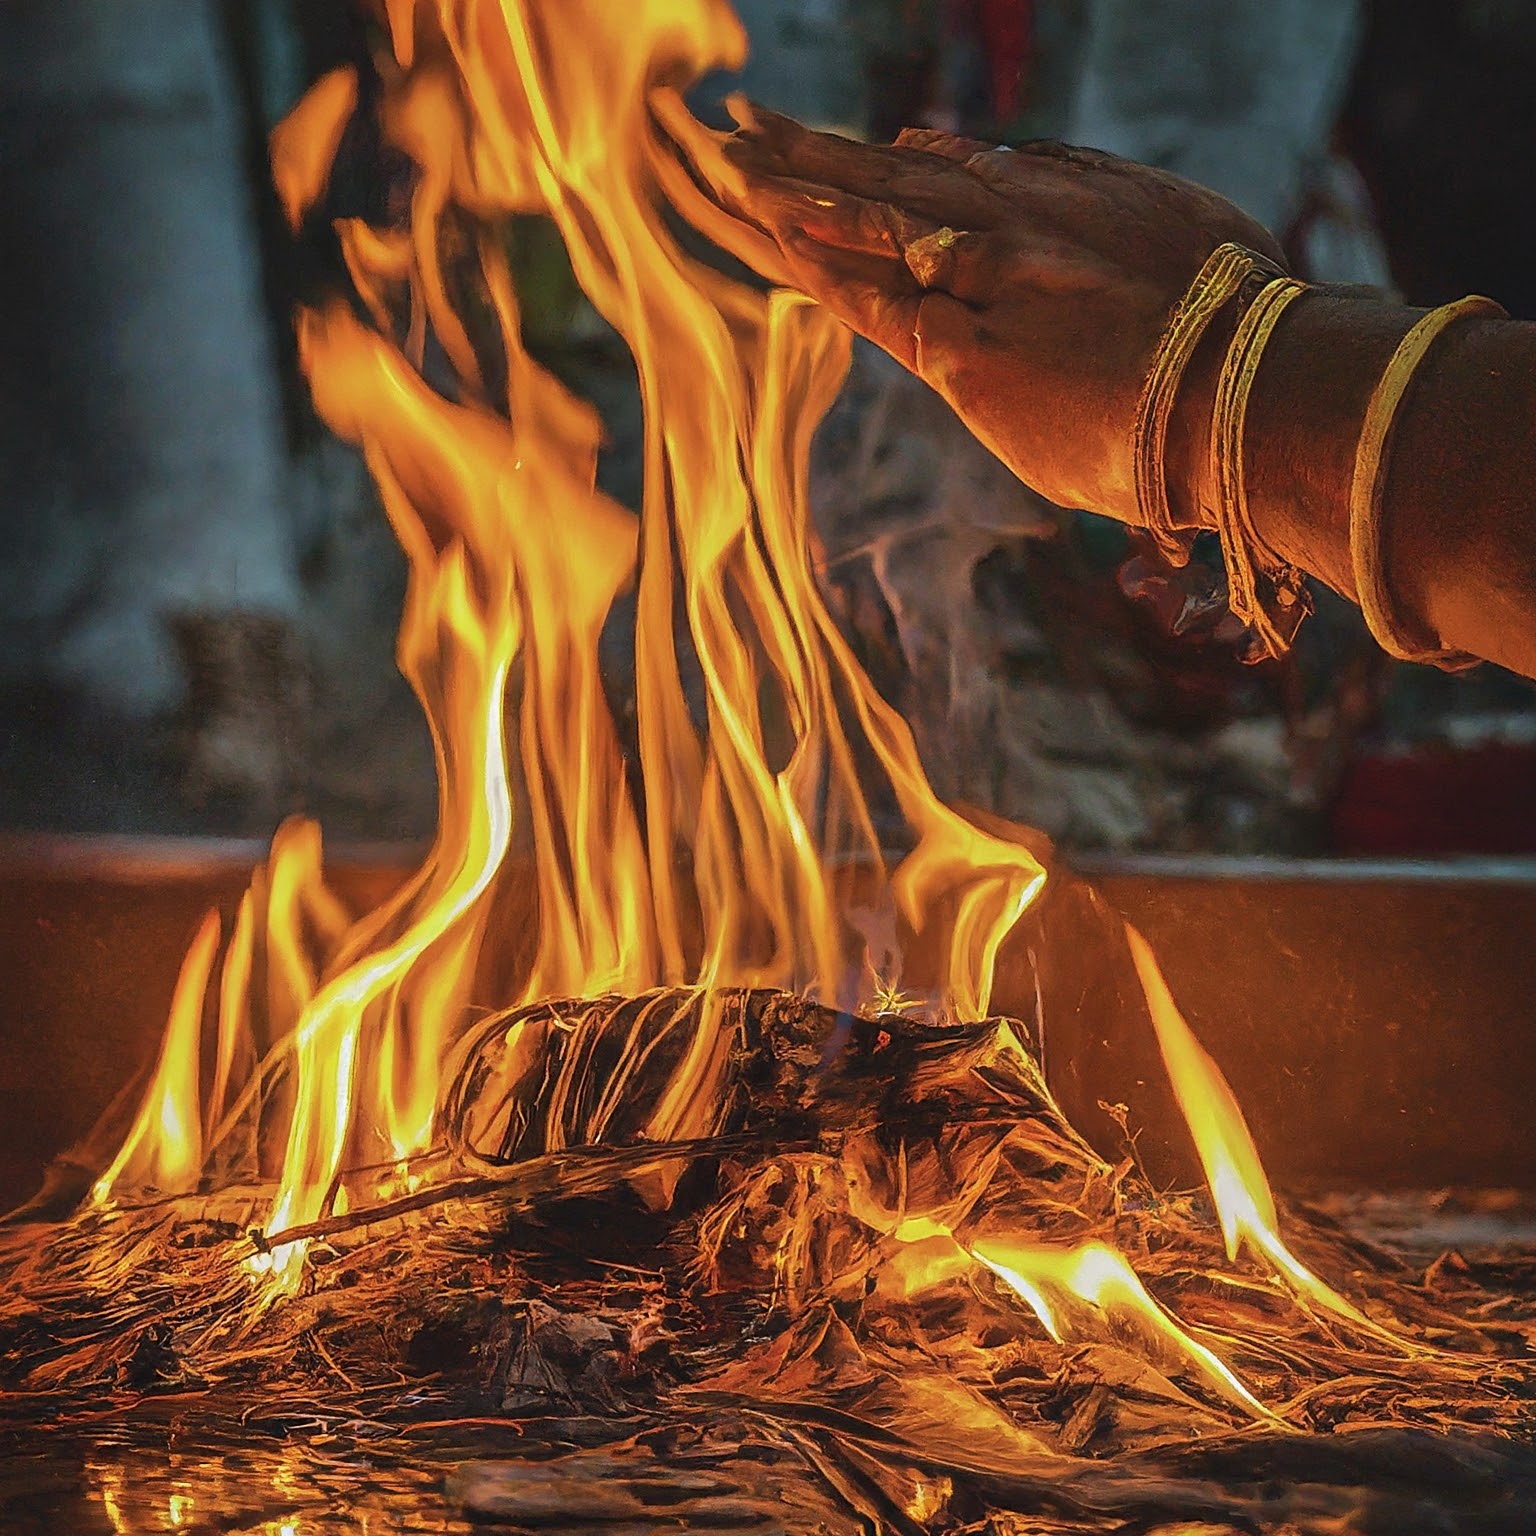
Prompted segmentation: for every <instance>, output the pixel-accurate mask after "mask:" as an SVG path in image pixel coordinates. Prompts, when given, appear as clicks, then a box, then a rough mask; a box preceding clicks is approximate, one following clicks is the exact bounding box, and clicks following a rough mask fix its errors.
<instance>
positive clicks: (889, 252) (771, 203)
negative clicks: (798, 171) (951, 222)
mask: <svg viewBox="0 0 1536 1536" xmlns="http://www.w3.org/2000/svg"><path fill="white" fill-rule="evenodd" d="M743 211H744V212H745V213H746V214H747V215H748V216H749V217H750V218H751V219H752V220H753V222H754V223H757V224H760V225H762V226H763V227H764V228H765V229H768V230H770V231H772V232H773V233H775V234H781V233H783V232H785V231H790V230H793V231H794V232H796V233H797V234H801V235H808V236H809V237H810V238H811V239H813V240H815V241H817V242H819V243H820V244H822V245H828V246H833V247H835V248H836V249H838V250H842V251H854V252H857V253H859V254H860V255H865V256H886V257H893V258H894V259H896V260H897V261H901V260H904V259H905V253H906V251H907V250H908V248H909V247H910V246H912V245H913V244H914V243H915V242H917V241H919V240H922V239H923V238H924V237H925V236H928V235H931V234H932V233H933V232H934V229H935V225H934V224H933V222H932V221H931V220H929V219H924V218H920V217H915V216H914V215H912V214H910V213H908V212H907V211H906V210H905V209H902V208H893V207H892V206H891V205H890V204H889V203H882V202H877V201H876V200H874V199H872V198H867V197H856V196H854V195H853V194H852V193H851V192H839V191H837V190H836V189H834V188H831V187H822V186H816V185H813V184H811V183H807V182H802V181H797V180H795V179H793V178H791V177H785V176H765V177H762V178H761V179H759V180H757V181H755V182H753V183H751V184H750V186H749V187H748V188H747V190H746V193H745V198H744V201H743Z"/></svg>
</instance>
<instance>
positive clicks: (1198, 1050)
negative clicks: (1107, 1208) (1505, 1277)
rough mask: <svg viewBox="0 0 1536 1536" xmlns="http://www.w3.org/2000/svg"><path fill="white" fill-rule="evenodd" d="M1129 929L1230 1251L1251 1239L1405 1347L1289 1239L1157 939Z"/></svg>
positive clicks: (1281, 1271)
mask: <svg viewBox="0 0 1536 1536" xmlns="http://www.w3.org/2000/svg"><path fill="white" fill-rule="evenodd" d="M1125 935H1126V941H1127V943H1128V944H1129V945H1130V950H1131V958H1132V959H1133V960H1134V962H1135V964H1136V974H1137V976H1138V977H1139V978H1140V980H1141V986H1142V990H1143V992H1145V994H1146V998H1147V1008H1148V1010H1149V1012H1150V1013H1151V1015H1152V1027H1153V1029H1154V1030H1155V1031H1156V1032H1157V1043H1158V1048H1159V1049H1160V1050H1161V1052H1162V1056H1163V1065H1164V1066H1165V1067H1166V1068H1167V1071H1168V1077H1169V1080H1170V1081H1171V1082H1172V1084H1173V1092H1174V1097H1175V1098H1176V1099H1177V1100H1178V1102H1179V1108H1180V1109H1181V1110H1182V1111H1183V1113H1184V1119H1185V1121H1186V1123H1187V1124H1188V1126H1189V1130H1190V1135H1191V1136H1192V1137H1193V1138H1194V1142H1195V1151H1196V1153H1197V1154H1198V1155H1199V1158H1200V1166H1201V1167H1202V1168H1203V1169H1204V1170H1205V1179H1206V1183H1207V1185H1208V1186H1209V1187H1210V1191H1211V1200H1212V1202H1213V1203H1214V1205H1215V1207H1216V1216H1217V1220H1218V1221H1219V1222H1220V1223H1221V1234H1222V1237H1223V1239H1224V1240H1225V1242H1226V1245H1227V1257H1228V1258H1229V1259H1236V1258H1237V1256H1238V1254H1239V1252H1241V1251H1242V1249H1243V1248H1244V1247H1245V1246H1246V1247H1248V1248H1250V1249H1251V1250H1252V1251H1253V1252H1254V1253H1255V1254H1256V1255H1257V1256H1259V1257H1260V1258H1262V1259H1264V1260H1265V1261H1266V1262H1267V1263H1268V1264H1269V1265H1270V1266H1271V1267H1272V1268H1273V1269H1274V1271H1275V1273H1276V1274H1277V1275H1279V1276H1280V1278H1281V1279H1282V1280H1284V1281H1285V1282H1286V1284H1287V1285H1289V1286H1290V1287H1291V1288H1292V1290H1293V1291H1295V1293H1296V1295H1297V1296H1299V1297H1301V1298H1303V1299H1304V1300H1306V1301H1309V1302H1311V1303H1312V1304H1313V1305H1314V1306H1317V1307H1319V1308H1321V1309H1322V1310H1323V1311H1324V1312H1328V1313H1332V1314H1333V1316H1335V1317H1338V1318H1341V1319H1342V1320H1343V1321H1345V1322H1347V1323H1349V1324H1351V1325H1352V1326H1353V1327H1355V1328H1358V1329H1361V1330H1363V1331H1364V1332H1367V1333H1369V1334H1371V1335H1373V1336H1375V1337H1378V1338H1382V1339H1385V1340H1386V1341H1388V1342H1390V1343H1392V1344H1394V1345H1397V1346H1399V1347H1401V1341H1400V1340H1399V1339H1398V1338H1397V1336H1396V1335H1395V1334H1393V1333H1391V1332H1390V1331H1388V1330H1387V1329H1385V1328H1383V1327H1382V1326H1381V1325H1380V1324H1379V1323H1375V1322H1372V1320H1371V1319H1370V1318H1368V1317H1366V1315H1365V1314H1364V1313H1363V1312H1361V1311H1360V1310H1359V1308H1358V1307H1356V1306H1354V1305H1353V1304H1352V1303H1350V1302H1349V1301H1347V1300H1346V1299H1345V1298H1344V1297H1342V1296H1340V1295H1339V1293H1338V1292H1337V1291H1336V1290H1334V1289H1333V1287H1332V1286H1330V1285H1328V1284H1327V1282H1326V1281H1323V1280H1320V1279H1319V1278H1318V1277H1317V1276H1316V1275H1314V1274H1313V1273H1312V1271H1311V1270H1310V1269H1308V1268H1307V1266H1306V1265H1305V1264H1303V1263H1302V1262H1301V1260H1300V1259H1298V1258H1297V1257H1296V1256H1295V1255H1294V1254H1293V1253H1292V1252H1291V1251H1290V1249H1289V1248H1287V1247H1286V1245H1285V1242H1284V1240H1283V1239H1282V1238H1281V1236H1280V1233H1279V1230H1278V1228H1279V1215H1278V1213H1277V1212H1276V1210H1275V1197H1274V1195H1273V1193H1272V1192H1271V1190H1270V1187H1269V1180H1268V1179H1267V1178H1266V1177H1265V1175H1264V1168H1263V1165H1262V1164H1261V1163H1260V1161H1259V1154H1258V1149H1257V1148H1256V1147H1255V1146H1254V1144H1253V1136H1252V1134H1251V1133H1250V1131H1249V1129H1248V1122H1247V1121H1246V1120H1245V1119H1244V1118H1243V1112H1242V1110H1241V1109H1240V1108H1239V1107H1238V1103H1237V1098H1236V1096H1235V1095H1234V1094H1233V1092H1232V1090H1231V1088H1229V1087H1228V1086H1227V1080H1226V1078H1224V1077H1223V1076H1222V1074H1221V1069H1220V1068H1219V1067H1218V1066H1217V1065H1216V1063H1215V1062H1214V1061H1212V1060H1211V1057H1210V1055H1209V1054H1208V1053H1207V1051H1206V1050H1205V1048H1204V1046H1202V1045H1201V1044H1200V1042H1199V1041H1198V1040H1196V1039H1195V1036H1194V1032H1193V1031H1192V1030H1191V1029H1190V1027H1189V1025H1188V1024H1187V1023H1186V1022H1185V1020H1184V1015H1183V1014H1182V1013H1180V1012H1179V1009H1178V1005H1177V1004H1176V1003H1175V1002H1174V1000H1173V994H1172V993H1171V992H1169V990H1168V984H1167V982H1166V981H1164V979H1163V972H1162V968H1161V967H1160V966H1159V965H1158V963H1157V957H1156V956H1155V955H1154V954H1153V953H1152V949H1151V946H1150V945H1149V944H1148V943H1147V941H1146V940H1145V939H1144V938H1143V937H1142V936H1141V934H1140V933H1138V932H1137V931H1136V929H1135V928H1133V927H1132V926H1131V925H1130V924H1129V923H1127V924H1126V928H1125Z"/></svg>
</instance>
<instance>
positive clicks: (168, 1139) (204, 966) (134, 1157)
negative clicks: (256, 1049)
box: [91, 912, 221, 1205]
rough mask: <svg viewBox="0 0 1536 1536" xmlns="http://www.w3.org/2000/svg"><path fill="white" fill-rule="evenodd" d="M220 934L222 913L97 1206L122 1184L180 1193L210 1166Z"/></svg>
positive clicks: (202, 948) (211, 927)
mask: <svg viewBox="0 0 1536 1536" xmlns="http://www.w3.org/2000/svg"><path fill="white" fill-rule="evenodd" d="M220 932H221V929H220V923H219V914H218V913H217V912H209V913H208V914H207V915H206V916H205V917H204V918H203V921H202V923H201V925H200V926H199V928H198V930H197V937H196V938H194V939H193V940H192V943H191V945H190V947H189V948H188V950H187V953H186V957H185V958H184V959H183V960H182V962H181V973H180V975H179V976H178V977H177V978H176V990H175V992H174V994H173V995H172V998H171V1011H170V1017H169V1020H168V1021H167V1023H166V1026H165V1036H164V1038H163V1039H162V1040H161V1042H160V1055H159V1057H158V1059H157V1060H156V1062H155V1070H154V1074H153V1076H152V1077H151V1078H150V1083H149V1091H148V1092H147V1093H146V1094H145V1096H144V1102H143V1104H142V1105H141V1106H140V1108H139V1112H138V1115H137V1117H136V1118H135V1120H134V1122H133V1126H132V1128H131V1129H130V1130H129V1132H128V1135H127V1138H126V1139H125V1140H124V1142H123V1145H122V1147H121V1148H120V1149H119V1151H118V1154H117V1156H116V1157H115V1158H114V1159H113V1161H112V1164H111V1166H110V1167H109V1168H108V1169H107V1171H106V1172H105V1173H104V1174H102V1176H101V1177H100V1178H99V1179H98V1180H97V1181H96V1183H95V1186H94V1187H93V1189H92V1191H91V1194H92V1198H93V1199H94V1200H95V1202H96V1203H97V1204H98V1205H102V1204H105V1203H106V1202H107V1201H108V1200H110V1199H111V1197H112V1191H113V1190H114V1189H115V1188H116V1186H117V1185H118V1183H119V1182H120V1181H123V1182H127V1183H130V1184H132V1185H135V1186H140V1187H147V1188H153V1189H156V1190H158V1191H160V1192H161V1193H162V1194H180V1193H183V1192H185V1191H187V1190H189V1189H193V1188H195V1187H196V1185H197V1180H198V1176H199V1174H200V1173H201V1172H202V1165H203V1134H202V1118H201V1115H200V1113H199V1104H200V1099H199V1095H198V1071H199V1068H200V1065H201V1062H202V1031H203V999H204V997H205V996H206V994H207V991H208V979H209V977H210V976H211V975H212V973H213V964H214V960H215V958H216V957H217V955H218V949H219V937H220Z"/></svg>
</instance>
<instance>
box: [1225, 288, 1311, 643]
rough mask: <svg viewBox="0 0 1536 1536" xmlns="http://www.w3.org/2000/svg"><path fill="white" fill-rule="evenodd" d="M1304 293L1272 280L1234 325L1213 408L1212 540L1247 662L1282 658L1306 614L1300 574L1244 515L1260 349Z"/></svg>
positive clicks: (1308, 606)
mask: <svg viewBox="0 0 1536 1536" xmlns="http://www.w3.org/2000/svg"><path fill="white" fill-rule="evenodd" d="M1306 291H1307V285H1306V284H1305V283H1300V282H1297V281H1296V280H1295V279H1294V278H1290V277H1277V278H1274V279H1272V280H1271V281H1270V282H1268V283H1266V284H1265V285H1264V287H1263V288H1262V289H1260V291H1259V294H1258V296H1257V297H1256V298H1255V299H1254V301H1253V302H1252V303H1251V304H1250V305H1249V306H1248V308H1247V309H1246V310H1245V311H1244V312H1243V317H1242V319H1241V320H1239V321H1238V325H1237V330H1236V331H1235V332H1234V334H1233V337H1232V344H1231V346H1230V347H1228V349H1227V355H1226V357H1225V358H1224V359H1223V360H1222V365H1221V374H1220V376H1219V378H1218V379H1217V382H1216V394H1215V399H1214V403H1213V405H1212V408H1211V444H1210V479H1211V483H1212V485H1214V486H1215V488H1216V507H1215V519H1216V532H1217V534H1218V536H1219V537H1220V539H1221V553H1222V558H1223V560H1224V561H1225V563H1226V567H1227V591H1228V601H1229V603H1230V606H1231V609H1232V613H1233V615H1234V617H1236V618H1237V619H1238V620H1239V621H1240V622H1241V623H1243V624H1245V625H1246V626H1247V627H1248V628H1249V629H1250V630H1251V631H1252V636H1251V641H1250V645H1249V650H1248V654H1247V655H1246V657H1245V660H1249V661H1263V660H1267V659H1269V658H1271V657H1277V656H1282V655H1284V654H1285V652H1286V650H1287V649H1288V647H1289V646H1290V643H1291V639H1292V637H1293V636H1294V635H1295V633H1296V629H1297V626H1298V625H1299V624H1300V623H1301V621H1302V619H1303V618H1305V617H1306V615H1307V614H1308V613H1310V612H1311V601H1310V599H1309V598H1308V597H1307V590H1306V586H1305V584H1304V581H1303V577H1302V573H1301V571H1300V570H1298V569H1297V568H1296V567H1295V566H1294V565H1291V564H1290V563H1289V562H1288V561H1285V560H1283V559H1281V558H1280V556H1279V555H1277V554H1276V553H1275V551H1274V550H1272V549H1271V548H1270V547H1269V546H1268V545H1267V544H1266V543H1265V542H1264V541H1263V540H1262V539H1261V538H1260V537H1259V534H1258V530H1257V529H1256V528H1255V527H1254V525H1253V519H1252V517H1251V516H1250V515H1249V511H1248V490H1247V484H1246V480H1245V477H1244V472H1243V436H1244V429H1245V428H1246V426H1247V423H1248V399H1249V396H1250V395H1251V394H1252V393H1253V383H1254V380H1255V378H1257V376H1258V371H1259V364H1260V362H1261V361H1262V360H1263V357H1264V349H1265V347H1266V346H1268V344H1269V339H1270V337H1271V336H1273V335H1274V332H1275V327H1276V325H1277V324H1278V323H1279V321H1280V317H1281V315H1283V314H1284V313H1285V311H1286V310H1287V308H1289V306H1290V305H1291V304H1292V303H1293V302H1294V301H1295V300H1296V299H1298V298H1300V296H1301V295H1302V294H1303V293H1305V292H1306Z"/></svg>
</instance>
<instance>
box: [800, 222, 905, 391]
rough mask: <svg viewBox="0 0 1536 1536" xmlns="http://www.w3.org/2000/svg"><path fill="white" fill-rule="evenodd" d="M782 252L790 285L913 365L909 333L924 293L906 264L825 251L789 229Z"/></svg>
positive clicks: (895, 356) (897, 357) (866, 336)
mask: <svg viewBox="0 0 1536 1536" xmlns="http://www.w3.org/2000/svg"><path fill="white" fill-rule="evenodd" d="M781 253H782V256H783V260H784V264H785V266H786V268H787V269H788V272H789V275H790V279H791V286H793V287H795V288H798V289H799V290H800V292H801V293H803V294H805V295H807V297H809V298H812V299H815V300H816V302H817V303H818V304H820V305H821V306H822V307H823V308H824V309H826V310H828V311H829V312H830V313H832V314H834V315H836V316H837V318H838V319H839V320H841V321H842V322H843V324H844V325H846V326H847V327H848V328H849V329H850V330H853V331H857V332H858V334H859V335H860V336H863V337H865V338H866V339H867V340H869V341H872V342H874V343H875V345H876V346H878V347H881V348H883V349H884V350H885V351H887V352H889V353H890V354H891V356H892V357H894V358H895V359H896V360H897V361H898V362H900V363H902V364H903V365H904V366H905V367H907V368H914V367H915V366H916V355H915V343H914V339H913V332H914V324H915V319H916V315H917V308H918V304H919V303H920V301H921V300H922V298H923V292H922V290H921V289H920V288H919V287H918V286H917V284H916V282H915V281H914V280H913V279H912V276H911V274H910V273H908V272H907V270H906V268H905V267H904V266H900V265H898V264H897V263H895V262H892V261H888V260H881V259H877V258H874V257H870V256H861V255H858V254H856V253H854V252H847V251H833V250H829V249H828V248H827V247H826V246H824V245H818V244H817V243H816V242H815V241H813V240H809V239H807V238H806V237H805V236H803V235H798V234H795V233H793V232H791V233H790V234H788V235H787V236H786V237H785V239H784V242H783V244H782V246H781Z"/></svg>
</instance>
